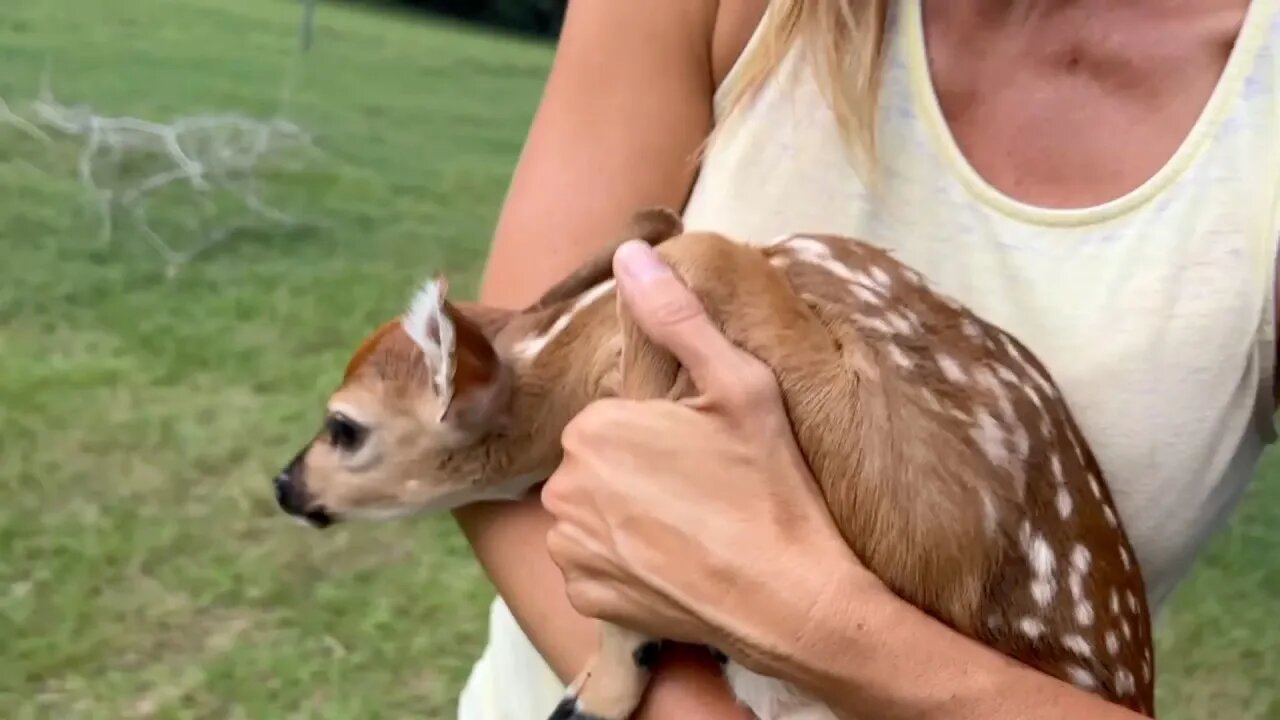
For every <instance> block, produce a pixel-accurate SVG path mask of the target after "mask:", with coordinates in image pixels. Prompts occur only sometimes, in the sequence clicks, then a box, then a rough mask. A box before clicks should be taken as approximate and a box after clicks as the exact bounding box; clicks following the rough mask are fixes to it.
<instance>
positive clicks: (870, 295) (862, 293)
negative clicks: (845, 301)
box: [849, 285, 880, 307]
mask: <svg viewBox="0 0 1280 720" xmlns="http://www.w3.org/2000/svg"><path fill="white" fill-rule="evenodd" d="M849 287H851V288H852V289H853V294H854V295H857V296H858V299H859V300H861V301H862V302H864V303H867V304H868V305H875V306H877V307H879V306H880V296H879V295H877V294H876V293H875V292H874V291H871V290H868V289H867V288H865V287H863V286H861V285H850V286H849Z"/></svg>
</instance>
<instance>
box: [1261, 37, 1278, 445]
mask: <svg viewBox="0 0 1280 720" xmlns="http://www.w3.org/2000/svg"><path fill="white" fill-rule="evenodd" d="M1272 33H1273V41H1276V42H1277V44H1280V23H1275V24H1273V25H1272ZM1274 62H1275V77H1276V78H1277V79H1280V54H1277V55H1276V56H1275V58H1274ZM1272 102H1273V104H1274V106H1275V107H1274V111H1273V117H1272V122H1273V123H1274V127H1275V128H1277V129H1278V130H1280V88H1278V89H1277V91H1276V93H1275V94H1274V95H1273V97H1272ZM1267 163H1268V168H1269V170H1270V179H1271V188H1272V196H1273V199H1272V208H1271V223H1270V226H1269V227H1268V228H1267V231H1266V233H1265V234H1264V235H1263V236H1262V237H1261V238H1260V242H1261V244H1262V247H1261V248H1260V249H1259V253H1258V255H1259V260H1260V261H1261V264H1262V277H1263V283H1264V284H1263V286H1262V297H1263V306H1262V327H1260V328H1258V335H1259V343H1258V345H1259V347H1258V353H1259V354H1260V355H1261V357H1260V358H1259V359H1258V366H1259V367H1260V368H1261V370H1262V378H1261V380H1262V386H1263V392H1264V393H1265V397H1264V398H1259V400H1260V402H1265V403H1266V405H1265V407H1266V408H1267V413H1266V415H1267V421H1268V423H1271V422H1273V421H1274V415H1275V413H1276V410H1277V408H1278V406H1280V404H1278V403H1277V402H1276V368H1277V363H1276V352H1277V349H1278V348H1277V332H1276V323H1277V322H1278V321H1280V310H1278V309H1277V307H1276V303H1277V302H1280V293H1277V290H1276V282H1277V281H1280V142H1275V143H1273V145H1272V148H1271V157H1270V158H1268V160H1267Z"/></svg>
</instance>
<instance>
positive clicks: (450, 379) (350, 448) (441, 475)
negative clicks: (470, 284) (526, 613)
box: [275, 277, 525, 527]
mask: <svg viewBox="0 0 1280 720" xmlns="http://www.w3.org/2000/svg"><path fill="white" fill-rule="evenodd" d="M446 288H447V284H446V282H445V281H444V279H443V278H440V277H437V278H435V279H433V280H431V281H429V282H427V283H426V284H425V285H424V286H423V287H422V289H421V290H420V291H419V292H418V294H417V296H416V297H415V298H414V300H413V302H412V304H411V305H410V307H409V309H408V311H407V312H406V313H405V314H404V315H403V316H402V317H401V318H399V319H397V320H393V321H390V322H387V323H385V324H383V325H382V326H381V327H379V328H378V329H377V330H375V331H374V332H373V333H372V334H371V335H370V336H369V337H367V338H366V339H365V340H364V342H363V343H362V344H361V345H360V347H359V348H358V349H357V350H356V352H355V353H354V355H352V357H351V359H350V361H349V362H348V364H347V369H346V373H345V374H344V377H343V380H342V382H341V383H340V385H339V387H338V389H337V390H336V391H335V392H334V393H333V394H332V395H331V396H330V398H329V401H328V402H327V403H326V407H325V412H324V417H323V420H322V422H321V426H320V428H319V430H318V432H317V433H316V434H315V435H314V437H312V439H311V440H310V442H308V443H307V444H306V446H305V447H303V448H302V450H301V451H299V452H298V454H297V455H296V456H295V457H294V458H293V460H292V461H291V462H289V464H288V465H287V466H286V467H285V468H284V470H283V471H281V472H280V474H279V475H278V476H276V478H275V490H276V499H277V501H278V502H279V504H280V507H281V508H282V509H284V510H285V511H286V512H288V513H290V514H292V515H295V516H298V517H301V518H305V519H306V520H308V521H309V522H311V524H313V525H316V526H318V527H324V526H327V525H329V524H330V523H332V522H334V521H336V520H341V519H350V518H380V517H395V516H400V515H406V514H410V513H414V512H418V511H424V510H439V509H450V508H453V507H457V506H459V505H463V504H465V503H468V502H472V501H475V500H482V499H487V498H492V497H495V496H507V495H510V494H512V493H513V492H517V493H518V491H522V490H524V489H525V488H510V487H492V486H488V485H486V481H487V480H489V479H490V478H491V477H492V476H493V472H492V471H493V470H494V468H491V467H487V465H488V464H489V463H490V461H491V458H490V457H488V455H487V454H486V452H485V448H486V446H485V438H487V437H489V436H491V435H493V434H495V433H497V434H501V433H502V432H503V431H504V430H505V428H506V426H507V423H508V420H509V409H510V402H511V393H512V385H513V373H512V370H511V369H510V368H509V367H508V366H507V365H506V364H505V363H504V362H503V361H502V360H501V358H500V357H499V355H498V353H497V352H496V351H495V349H494V346H493V342H492V338H493V336H494V334H495V333H496V332H497V330H498V329H500V328H501V326H502V324H503V323H504V321H505V320H506V318H507V317H508V315H509V314H507V313H503V312H501V311H496V310H491V309H486V308H475V309H474V310H473V311H472V312H471V313H470V314H464V313H462V312H460V311H459V310H458V308H457V307H456V306H454V305H453V304H452V303H450V302H449V301H448V300H447V299H446V298H445V292H446Z"/></svg>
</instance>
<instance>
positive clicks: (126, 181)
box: [0, 74, 318, 274]
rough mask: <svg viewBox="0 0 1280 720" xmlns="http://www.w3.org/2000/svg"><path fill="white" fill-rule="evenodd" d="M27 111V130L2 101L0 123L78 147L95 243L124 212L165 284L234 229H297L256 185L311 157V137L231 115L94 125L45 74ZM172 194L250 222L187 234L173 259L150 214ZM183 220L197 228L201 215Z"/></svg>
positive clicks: (96, 119) (103, 119) (95, 119)
mask: <svg viewBox="0 0 1280 720" xmlns="http://www.w3.org/2000/svg"><path fill="white" fill-rule="evenodd" d="M31 108H32V113H33V114H34V120H30V121H29V120H27V119H26V118H24V117H22V116H20V115H18V114H17V113H15V112H13V111H12V110H11V109H10V107H9V105H8V104H7V103H6V102H5V101H4V99H3V98H0V122H3V123H6V124H10V125H13V126H15V127H17V128H18V129H19V130H21V131H22V132H23V133H25V134H27V135H30V136H31V137H33V138H35V139H37V140H40V141H41V142H44V143H52V142H53V141H54V140H53V138H52V137H51V135H50V132H46V131H45V129H48V130H49V131H51V132H52V133H54V134H60V135H62V136H65V137H68V138H70V139H73V140H76V141H78V142H79V143H81V145H80V153H79V157H78V159H77V165H76V168H77V175H78V177H79V180H80V184H81V185H83V186H84V188H85V190H86V192H87V193H88V194H89V196H90V200H91V201H92V202H93V203H94V204H95V205H96V206H97V210H98V213H99V215H100V221H101V223H102V225H101V228H100V231H99V234H100V236H101V239H102V241H103V242H104V243H107V242H110V241H111V238H112V230H113V226H114V225H115V224H116V223H115V218H114V214H115V211H116V210H117V209H120V210H124V211H126V212H127V213H128V217H130V218H131V219H132V220H133V221H134V223H135V224H136V225H137V227H138V229H139V232H140V234H141V235H142V238H143V239H144V240H146V241H147V242H148V244H150V245H151V247H152V248H154V249H155V250H156V252H157V253H158V254H159V255H160V256H161V257H162V258H163V259H164V261H165V262H166V263H167V264H168V268H167V269H168V271H169V273H170V274H172V273H173V272H176V271H177V270H178V269H179V268H180V266H181V265H183V264H185V263H186V262H188V261H190V260H191V259H192V258H193V257H195V256H196V255H197V254H199V253H201V252H203V251H204V250H207V249H208V248H210V247H212V246H213V245H216V244H218V243H220V242H222V241H224V240H226V239H227V238H228V237H230V236H231V235H233V234H234V233H235V232H237V231H239V230H241V229H245V228H249V227H252V226H253V225H255V224H259V223H264V222H265V223H271V224H274V225H279V226H285V227H289V226H296V225H298V224H299V220H297V219H296V218H294V217H293V216H292V215H289V214H288V213H285V212H283V211H281V210H278V209H276V208H273V207H271V206H269V205H268V204H267V203H266V202H265V201H264V200H263V199H262V195H261V193H260V187H261V185H262V182H263V180H264V177H263V176H264V174H265V173H267V171H268V170H270V169H271V168H272V167H273V163H274V162H275V161H277V160H283V159H284V157H285V156H287V154H288V153H289V152H290V151H305V152H318V151H317V150H316V148H315V146H314V145H313V144H312V140H311V136H310V135H309V134H308V133H307V132H306V131H305V130H303V129H302V128H300V127H298V126H297V125H295V124H293V123H290V122H286V121H284V120H280V119H271V120H259V119H255V118H251V117H246V116H242V115H233V114H227V115H210V116H200V117H188V118H181V119H179V120H176V121H174V122H172V123H168V124H165V123H160V122H154V121H151V120H146V119H141V118H135V117H111V116H104V115H98V114H96V113H95V112H93V110H92V109H90V108H88V107H86V106H68V105H63V104H62V103H60V102H58V101H57V99H56V98H55V97H54V95H53V91H52V90H51V89H50V87H49V82H48V76H47V74H46V75H45V77H44V78H43V79H42V81H41V89H40V94H39V97H38V98H37V99H36V100H35V101H34V102H33V103H32V104H31ZM42 127H43V128H45V129H42ZM139 167H141V168H143V169H142V170H137V169H136V168H139ZM179 186H180V187H185V188H187V189H188V190H189V191H190V192H191V193H192V195H191V196H190V199H192V200H194V201H196V202H198V203H200V205H201V206H203V207H204V209H205V210H206V211H208V212H210V213H216V211H217V210H218V203H217V202H216V201H215V198H231V199H233V200H235V201H236V203H237V204H238V205H239V206H240V208H241V210H242V211H243V212H244V213H247V215H248V217H249V220H248V221H244V220H239V221H234V222H229V223H223V225H222V226H221V227H214V228H211V229H208V230H206V231H199V230H198V229H197V228H195V227H192V228H191V229H190V231H189V233H188V234H191V235H194V236H195V237H187V238H185V242H183V243H182V244H183V245H185V246H187V249H186V250H181V251H179V250H175V249H174V246H173V245H172V244H171V243H170V242H169V241H168V240H166V238H165V237H164V236H163V235H162V234H161V233H160V232H159V231H157V229H156V228H155V227H154V226H153V221H152V220H151V218H150V205H151V201H152V199H153V197H152V196H153V195H155V193H157V192H159V191H161V190H167V189H170V188H173V187H179ZM167 197H168V196H166V198H167ZM185 219H187V220H192V221H194V222H195V223H199V221H200V218H199V217H198V213H197V214H195V215H190V214H189V215H188V216H187V217H186V218H185Z"/></svg>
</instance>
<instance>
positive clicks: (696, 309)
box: [613, 240, 742, 394]
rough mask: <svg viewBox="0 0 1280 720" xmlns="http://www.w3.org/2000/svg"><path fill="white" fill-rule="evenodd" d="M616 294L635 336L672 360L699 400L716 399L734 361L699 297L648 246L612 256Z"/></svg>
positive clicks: (635, 245)
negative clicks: (641, 335)
mask: <svg viewBox="0 0 1280 720" xmlns="http://www.w3.org/2000/svg"><path fill="white" fill-rule="evenodd" d="M613 271H614V275H615V277H617V279H618V292H619V293H620V294H621V296H622V301H623V303H625V304H626V308H627V310H628V311H629V312H630V313H631V316H632V317H633V318H634V319H635V321H636V324H637V325H639V326H640V330H641V331H642V332H644V334H645V335H647V336H648V337H649V339H651V340H653V341H654V342H655V343H657V344H658V345H661V346H662V347H664V348H666V349H667V351H669V352H670V353H671V354H672V355H674V356H675V358H676V359H677V360H679V361H680V364H681V365H683V366H684V367H685V368H686V369H687V370H688V371H689V375H690V376H691V377H692V379H693V382H694V384H695V385H697V386H698V389H699V390H700V391H702V392H703V393H704V394H716V390H717V385H719V384H720V382H719V381H720V380H721V378H723V377H724V375H725V373H724V372H723V371H724V370H725V369H726V365H729V366H730V367H731V366H732V365H733V364H736V361H738V360H739V357H738V356H739V354H740V353H741V352H742V351H740V350H739V349H738V348H736V347H734V346H733V344H732V343H730V342H729V340H728V339H727V338H725V337H724V335H722V334H721V333H720V330H719V329H718V328H717V327H716V326H715V324H714V323H712V322H711V319H710V318H709V317H708V316H707V313H706V310H705V309H704V308H703V306H702V303H701V302H700V301H699V300H698V297H697V296H696V295H694V294H693V292H692V291H690V290H689V288H688V287H686V286H685V284H684V283H683V282H681V280H680V279H679V278H678V277H676V274H675V273H674V272H673V271H672V270H671V268H670V266H668V265H667V264H666V263H665V262H664V261H663V260H662V258H661V257H660V256H659V255H658V253H657V252H655V251H654V249H653V248H652V247H650V246H649V244H648V243H646V242H643V241H640V240H631V241H628V242H625V243H623V244H622V245H621V246H619V247H618V250H617V251H616V252H615V253H614V256H613Z"/></svg>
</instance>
